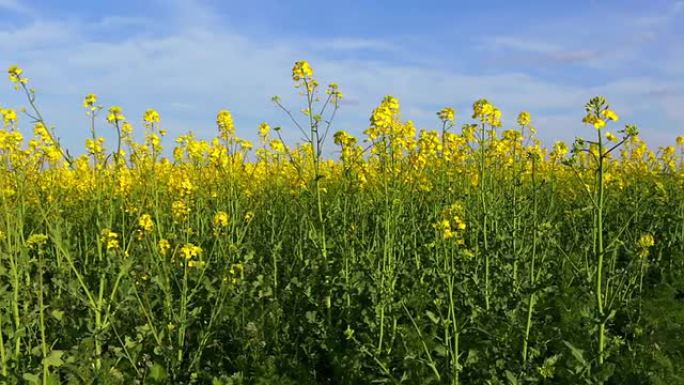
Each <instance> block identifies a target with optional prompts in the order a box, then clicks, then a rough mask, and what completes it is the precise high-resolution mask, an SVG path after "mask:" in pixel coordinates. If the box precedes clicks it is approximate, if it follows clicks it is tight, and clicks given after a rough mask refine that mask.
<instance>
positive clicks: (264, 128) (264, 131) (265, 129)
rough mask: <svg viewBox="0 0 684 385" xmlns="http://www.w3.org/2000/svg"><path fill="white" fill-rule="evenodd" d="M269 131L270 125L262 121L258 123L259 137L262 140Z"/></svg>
mask: <svg viewBox="0 0 684 385" xmlns="http://www.w3.org/2000/svg"><path fill="white" fill-rule="evenodd" d="M270 131H271V126H269V125H268V123H266V122H264V123H261V124H260V125H259V137H260V138H261V139H262V140H266V137H267V136H268V133H269V132H270Z"/></svg>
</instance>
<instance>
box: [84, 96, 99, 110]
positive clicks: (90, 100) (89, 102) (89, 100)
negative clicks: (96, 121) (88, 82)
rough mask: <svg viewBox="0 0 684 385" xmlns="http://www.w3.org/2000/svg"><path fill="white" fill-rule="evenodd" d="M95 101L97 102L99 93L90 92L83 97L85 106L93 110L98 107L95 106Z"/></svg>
mask: <svg viewBox="0 0 684 385" xmlns="http://www.w3.org/2000/svg"><path fill="white" fill-rule="evenodd" d="M95 103H97V95H95V94H92V93H91V94H88V95H86V96H85V98H83V108H87V109H90V110H91V111H95V110H96V109H97V107H95Z"/></svg>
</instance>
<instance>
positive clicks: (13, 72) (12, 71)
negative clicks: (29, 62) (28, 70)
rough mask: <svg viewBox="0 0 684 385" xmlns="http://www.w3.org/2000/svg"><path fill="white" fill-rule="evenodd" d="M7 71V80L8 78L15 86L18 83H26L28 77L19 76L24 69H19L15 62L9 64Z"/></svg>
mask: <svg viewBox="0 0 684 385" xmlns="http://www.w3.org/2000/svg"><path fill="white" fill-rule="evenodd" d="M7 73H8V74H9V80H10V81H11V82H12V83H14V84H16V85H17V86H18V85H19V84H26V83H28V79H27V78H25V77H23V76H21V75H22V74H23V73H24V70H23V69H21V67H19V66H18V65H16V64H14V65H11V66H10V67H9V68H8V69H7Z"/></svg>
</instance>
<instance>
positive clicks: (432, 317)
mask: <svg viewBox="0 0 684 385" xmlns="http://www.w3.org/2000/svg"><path fill="white" fill-rule="evenodd" d="M425 315H427V316H428V318H430V321H432V323H435V324H438V323H439V317H437V316H436V315H435V313H433V312H431V311H430V310H426V311H425Z"/></svg>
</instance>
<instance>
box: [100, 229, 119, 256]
mask: <svg viewBox="0 0 684 385" xmlns="http://www.w3.org/2000/svg"><path fill="white" fill-rule="evenodd" d="M101 236H102V241H103V243H104V244H105V246H106V248H107V251H110V250H116V249H118V248H119V234H117V233H115V232H113V231H112V230H110V229H103V230H102V232H101Z"/></svg>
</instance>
